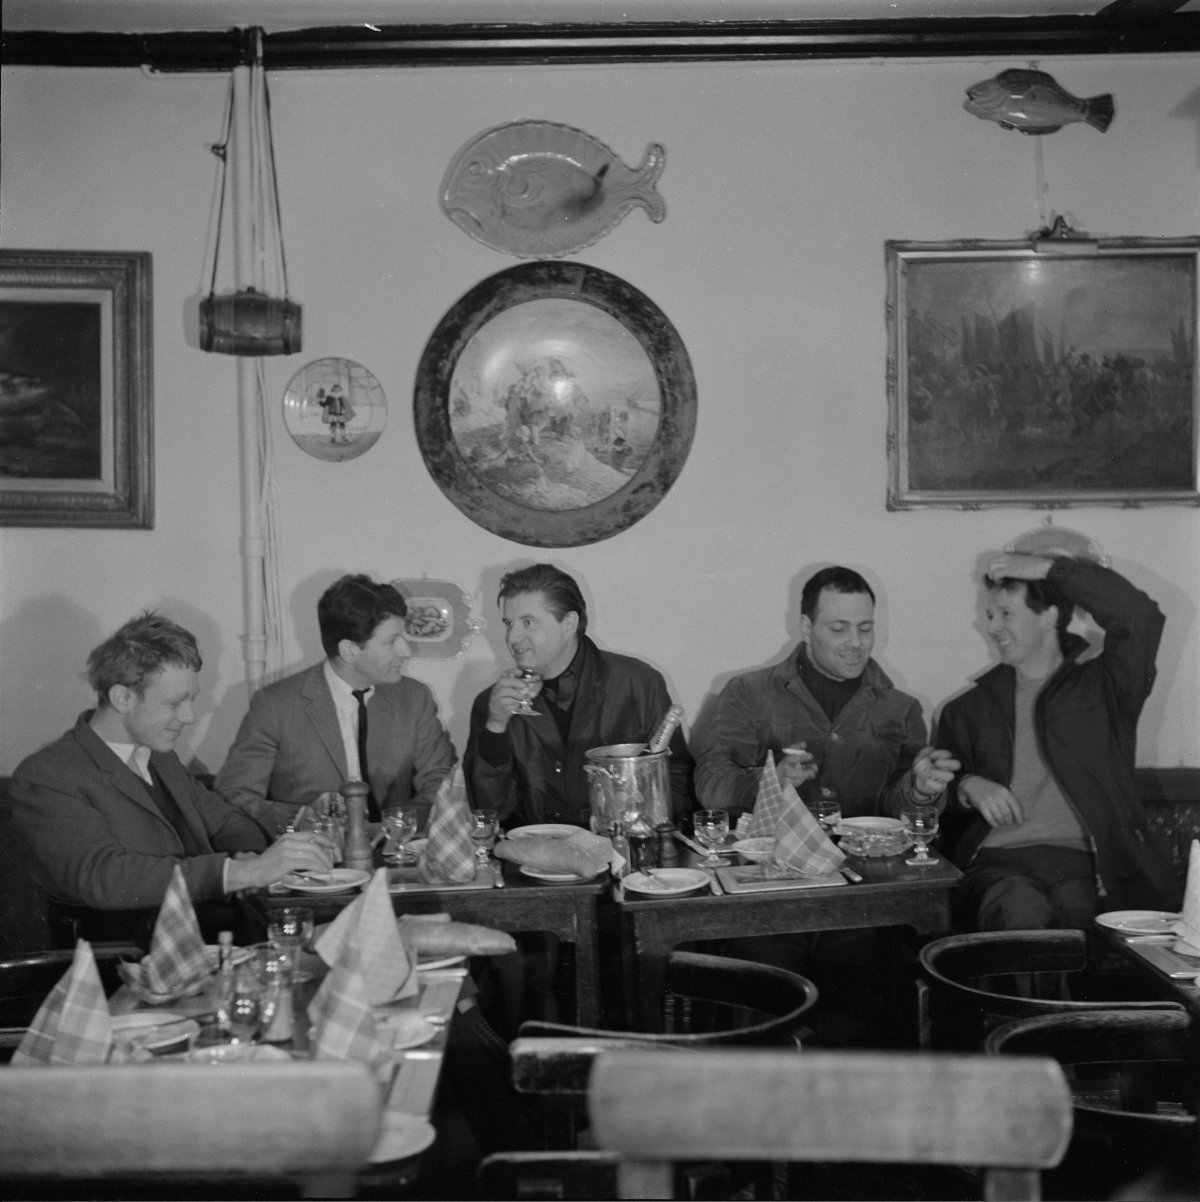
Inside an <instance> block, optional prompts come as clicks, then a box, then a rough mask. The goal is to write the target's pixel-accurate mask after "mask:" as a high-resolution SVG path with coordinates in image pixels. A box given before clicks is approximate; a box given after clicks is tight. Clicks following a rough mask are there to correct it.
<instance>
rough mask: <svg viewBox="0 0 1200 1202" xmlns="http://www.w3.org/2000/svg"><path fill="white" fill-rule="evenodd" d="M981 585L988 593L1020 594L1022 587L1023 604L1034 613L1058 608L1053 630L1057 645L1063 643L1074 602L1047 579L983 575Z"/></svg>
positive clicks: (1072, 612)
mask: <svg viewBox="0 0 1200 1202" xmlns="http://www.w3.org/2000/svg"><path fill="white" fill-rule="evenodd" d="M983 587H984V588H985V589H987V590H988V592H989V593H991V592H1001V593H1012V594H1013V595H1014V596H1020V595H1021V590H1022V589H1024V591H1025V604H1026V605H1028V606H1029V608H1030V609H1031V610H1033V612H1034V613H1035V614H1041V613H1045V612H1046V610H1048V609H1049V608H1050V606H1052V605H1053V606H1054V607H1055V608H1056V609H1057V610H1058V618H1057V620H1056V621H1055V623H1054V630H1055V633H1056V634H1057V635H1058V643H1059V646H1060V647H1061V646H1064V645H1065V641H1066V637H1067V627H1068V626H1070V624H1071V618H1072V617H1073V616H1074V614H1075V604H1074V602H1072V601H1068V600H1067V598H1066V596H1065V595H1064V593H1063V591H1062V589H1060V588H1057V587H1056V586H1055V585H1053V584H1051V583H1050V581H1049V580H1018V579H1017V578H1016V577H1015V576H1001V577H1000V578H999V579H993V578H992V577H991V576H984V578H983Z"/></svg>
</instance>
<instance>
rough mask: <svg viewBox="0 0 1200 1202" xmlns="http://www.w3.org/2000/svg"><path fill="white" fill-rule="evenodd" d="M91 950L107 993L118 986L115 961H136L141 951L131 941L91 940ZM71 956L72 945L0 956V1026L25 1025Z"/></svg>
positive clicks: (72, 955)
mask: <svg viewBox="0 0 1200 1202" xmlns="http://www.w3.org/2000/svg"><path fill="white" fill-rule="evenodd" d="M92 954H93V955H94V956H95V958H96V968H97V969H98V970H99V973H100V984H101V985H103V986H104V992H105V995H106V996H108V997H111V996H112V995H113V994H114V993H116V991H117V990H118V989H119V988H120V986H121V978H120V975H119V974H118V972H117V965H118V964H120V963H121V962H122V961H126V960H127V961H130V962H134V963H136V962H137V961H138V960H140V959H141V958H142V956H143V955H145V953H144V952H143V951H142V949H141V948H140V947H136V946H134V945H133V944H131V943H128V944H127V943H94V944H92ZM74 958H75V949H74V948H55V949H52V950H46V951H38V952H23V953H21V954H20V955H17V956H8V957H6V958H5V959H2V960H0V1026H5V1027H17V1026H28V1025H29V1024H30V1023H31V1022H32V1021H33V1018H34V1015H36V1014H37V1012H38V1010H39V1009H40V1008H41V1005H42V1002H44V1001H45V1000H46V997H47V996H48V995H49V993H50V991H51V990H52V989H53V988H54V986H55V985H57V984H58V982H59V981H60V980H61V979H62V976H63V973H65V972H66V971H67V969H69V968H70V967H71V961H72V960H74Z"/></svg>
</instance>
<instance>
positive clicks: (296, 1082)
mask: <svg viewBox="0 0 1200 1202" xmlns="http://www.w3.org/2000/svg"><path fill="white" fill-rule="evenodd" d="M380 1108H381V1102H380V1093H379V1086H378V1084H377V1083H376V1081H375V1079H374V1078H373V1077H372V1075H371V1073H370V1071H369V1070H368V1069H367V1068H366V1066H364V1065H361V1064H357V1063H350V1062H344V1061H328V1060H326V1061H295V1062H292V1063H289V1064H280V1063H248V1064H240V1065H237V1066H232V1067H226V1068H212V1067H210V1066H208V1065H201V1064H166V1063H161V1062H160V1063H157V1064H155V1065H96V1066H87V1067H55V1068H46V1067H44V1066H38V1067H30V1068H14V1067H12V1066H11V1065H10V1066H7V1067H5V1068H2V1069H0V1188H2V1189H3V1190H4V1195H3V1196H4V1197H8V1198H17V1197H20V1198H31V1197H59V1198H63V1197H74V1198H97V1197H119V1198H129V1197H155V1196H157V1197H195V1198H211V1197H217V1196H220V1197H234V1198H236V1197H242V1198H247V1197H262V1196H264V1195H269V1196H280V1193H281V1191H280V1186H281V1185H286V1186H288V1187H290V1196H293V1197H294V1196H296V1191H297V1190H299V1193H300V1195H301V1196H304V1197H320V1198H329V1197H350V1196H353V1195H354V1192H355V1190H356V1182H355V1175H356V1173H357V1172H358V1171H359V1170H360V1169H362V1168H364V1167H365V1166H366V1165H367V1163H368V1161H369V1158H370V1155H371V1152H372V1150H373V1148H374V1146H375V1142H376V1139H377V1136H378V1133H379V1125H380ZM283 1196H289V1195H288V1194H286V1193H285V1194H283Z"/></svg>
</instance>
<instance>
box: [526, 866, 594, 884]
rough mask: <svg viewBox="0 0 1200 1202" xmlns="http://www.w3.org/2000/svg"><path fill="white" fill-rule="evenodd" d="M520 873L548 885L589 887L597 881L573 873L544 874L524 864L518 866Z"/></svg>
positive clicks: (590, 877) (591, 877)
mask: <svg viewBox="0 0 1200 1202" xmlns="http://www.w3.org/2000/svg"><path fill="white" fill-rule="evenodd" d="M518 871H519V872H520V874H521V875H522V876H528V877H532V878H533V879H534V880H535V881H542V882H543V883H544V884H547V885H588V884H590V883H591V882H592V881H594V880H595V879H596V877H595V876H576V874H575V873H573V872H543V871H542V870H541V869H540V868H528V867H526V866H525V865H524V864H520V865H518ZM599 875H600V873H597V874H596V876H599Z"/></svg>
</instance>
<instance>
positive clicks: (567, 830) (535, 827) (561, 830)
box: [508, 822, 583, 839]
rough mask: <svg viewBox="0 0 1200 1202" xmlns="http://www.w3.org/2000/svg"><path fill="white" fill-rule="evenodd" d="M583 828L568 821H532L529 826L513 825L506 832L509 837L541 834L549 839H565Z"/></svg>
mask: <svg viewBox="0 0 1200 1202" xmlns="http://www.w3.org/2000/svg"><path fill="white" fill-rule="evenodd" d="M581 830H583V827H581V826H572V825H571V824H570V823H569V822H534V823H531V824H530V825H529V826H515V827H513V829H512V830H511V831H509V832H508V837H509V838H510V839H520V838H523V837H524V836H525V835H542V836H543V837H545V838H550V839H567V838H569V837H570V836H571V835H577V834H579V832H580V831H581Z"/></svg>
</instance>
